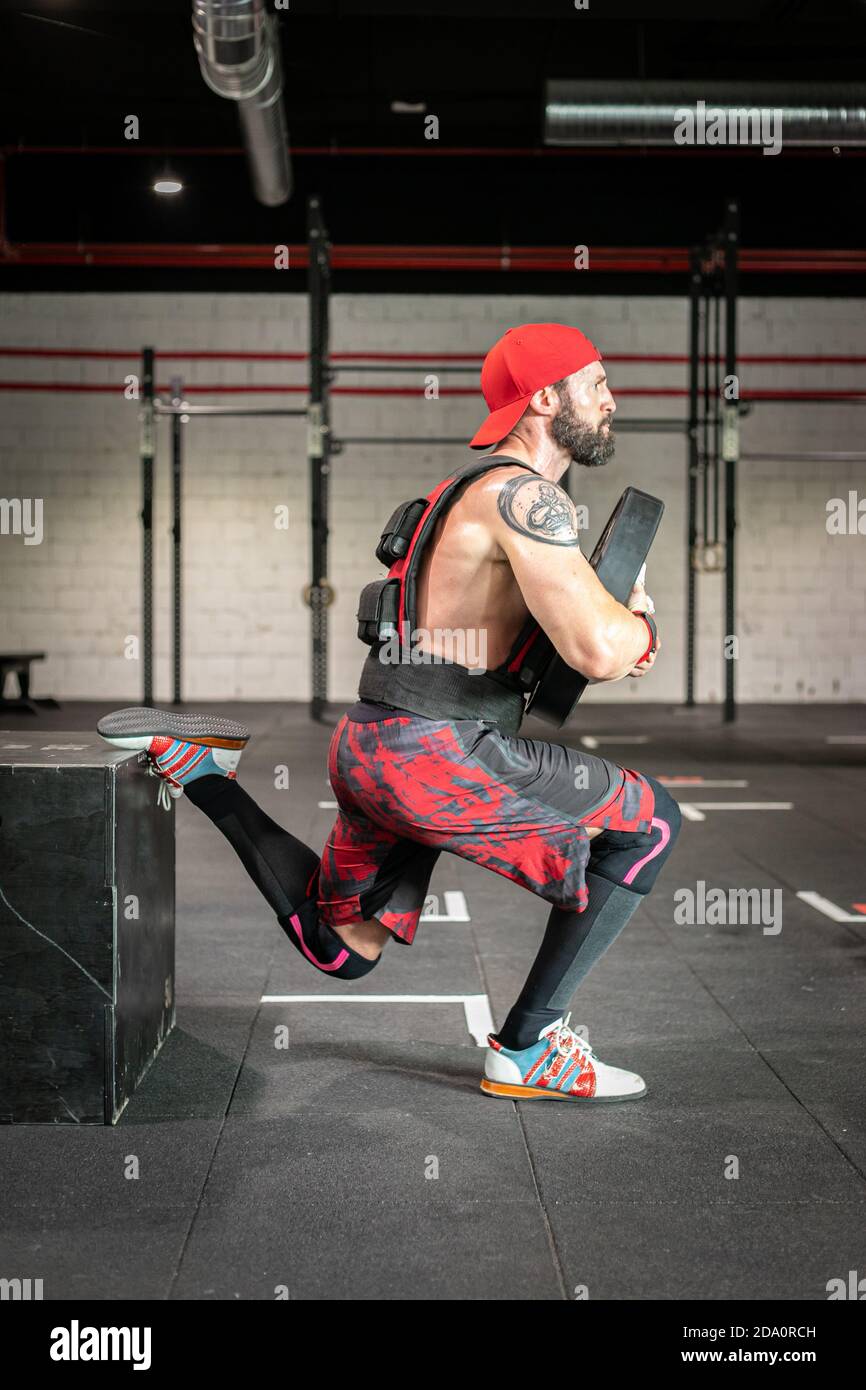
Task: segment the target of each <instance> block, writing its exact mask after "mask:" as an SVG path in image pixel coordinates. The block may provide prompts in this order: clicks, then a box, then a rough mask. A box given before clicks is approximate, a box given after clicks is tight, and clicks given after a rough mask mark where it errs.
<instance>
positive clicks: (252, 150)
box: [192, 0, 292, 208]
mask: <svg viewBox="0 0 866 1390" xmlns="http://www.w3.org/2000/svg"><path fill="white" fill-rule="evenodd" d="M192 27H193V33H194V35H195V47H196V52H197V53H198V61H199V65H200V67H201V71H202V76H203V77H204V80H205V82H206V83H207V85H208V86H209V87H210V89H211V91H212V92H216V94H217V96H221V97H227V98H228V99H229V101H236V102H237V104H238V115H239V116H240V123H241V130H242V132H243V140H244V147H245V149H246V152H247V159H248V161H249V166H250V176H251V178H252V183H253V192H254V193H255V196H256V198H257V199H258V201H259V202H260V203H264V204H265V206H266V207H269V208H275V207H279V206H280V205H281V204H282V203H285V202H287V201H288V199H289V197H290V195H291V191H292V175H291V169H290V165H289V137H288V132H287V130H286V117H285V112H284V110H283V81H282V70H281V66H280V34H279V25H278V23H277V20H276V18H275V17H274V16H273V15H269V14H268V13H267V10H266V9H265V0H193V7H192Z"/></svg>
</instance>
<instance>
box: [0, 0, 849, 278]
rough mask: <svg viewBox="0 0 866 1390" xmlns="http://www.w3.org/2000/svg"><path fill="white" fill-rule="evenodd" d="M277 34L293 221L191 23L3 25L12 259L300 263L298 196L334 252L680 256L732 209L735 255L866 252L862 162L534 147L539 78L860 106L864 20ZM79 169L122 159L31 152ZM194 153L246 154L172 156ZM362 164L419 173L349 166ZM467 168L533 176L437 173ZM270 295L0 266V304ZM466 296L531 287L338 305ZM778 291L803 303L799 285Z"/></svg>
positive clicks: (555, 2) (538, 4)
mask: <svg viewBox="0 0 866 1390" xmlns="http://www.w3.org/2000/svg"><path fill="white" fill-rule="evenodd" d="M271 3H272V7H273V0H271ZM278 14H279V20H280V26H281V35H282V51H283V61H284V74H285V89H286V110H287V117H288V123H289V130H290V136H291V142H292V146H293V150H294V154H293V168H294V177H295V193H294V196H293V199H292V201H291V203H290V204H288V205H287V206H286V207H285V208H282V209H278V210H268V209H265V208H262V207H260V206H259V205H258V204H257V203H256V202H255V201H254V199H253V197H252V195H251V193H250V190H249V182H248V177H247V170H246V165H245V161H244V158H243V155H242V153H241V152H240V149H239V145H240V140H239V135H238V129H237V122H236V115H235V111H234V109H233V107H232V105H231V103H229V102H226V101H222V100H221V99H220V98H218V97H216V96H214V95H213V94H212V93H211V92H210V91H209V90H208V89H207V88H206V87H205V85H204V82H203V80H202V77H201V74H200V72H199V68H198V63H197V59H196V56H195V52H194V49H193V44H192V35H191V26H190V4H189V2H188V0H148V3H147V4H146V5H142V4H138V3H135V0H132V2H130V0H116V3H113V4H109V3H88V4H84V3H78V2H77V0H51V2H49V0H31V3H23V4H5V5H3V7H2V11H0V88H2V97H0V102H2V105H0V143H2V144H3V145H4V146H5V147H6V148H7V151H8V153H7V158H6V160H5V167H6V237H7V238H8V239H9V240H10V241H11V242H12V243H25V242H26V243H31V242H86V243H99V242H127V241H130V242H137V243H150V242H193V243H199V242H206V243H209V244H213V243H223V242H245V243H260V244H263V245H273V244H274V243H275V242H290V243H291V242H299V241H302V240H303V239H304V235H305V232H304V224H305V202H306V197H307V195H308V194H309V193H311V192H314V191H315V192H318V193H320V194H321V195H322V198H323V201H324V208H325V215H326V220H327V223H328V226H329V230H330V235H331V238H332V240H333V241H334V242H335V243H399V244H419V243H423V244H444V245H454V244H458V245H466V244H479V243H483V244H497V245H498V244H502V243H507V244H509V245H563V244H565V245H574V244H576V243H578V242H580V243H585V244H587V245H589V246H590V248H591V247H592V246H593V245H597V246H627V245H645V246H674V247H681V246H688V245H691V244H693V243H695V242H696V241H699V240H701V239H702V238H703V236H704V235H705V234H706V233H707V232H709V231H711V230H712V228H713V227H714V226H715V225H716V224H718V222H719V221H720V219H721V214H722V206H723V200H724V198H725V197H726V196H727V195H728V194H735V195H736V196H737V197H738V198H739V200H740V203H741V206H742V219H743V242H744V244H745V245H746V246H752V247H838V248H860V247H862V246H863V244H864V239H863V228H864V225H866V186H864V173H866V163H864V160H863V158H862V156H863V155H864V154H866V151H843V152H842V153H841V154H835V155H834V153H833V151H832V150H830V149H826V150H818V151H809V152H808V153H807V154H806V155H804V154H803V153H802V152H797V151H787V150H785V151H783V152H782V154H780V155H779V156H778V157H775V158H767V157H762V155H761V154H760V151H748V152H741V151H727V150H720V151H712V152H710V151H705V152H703V153H702V155H701V156H700V157H695V156H694V153H693V152H692V151H689V152H688V155H687V157H685V158H684V157H683V151H681V150H673V151H662V152H658V151H639V150H638V151H634V152H631V151H629V152H628V153H625V154H623V153H622V152H620V151H617V152H615V153H611V152H606V151H595V152H592V153H589V154H586V153H581V152H579V151H578V152H568V154H567V155H565V156H560V157H551V154H550V152H549V151H548V152H546V153H545V152H544V151H543V145H542V138H541V117H542V104H543V90H544V81H545V79H546V78H548V77H586V78H589V77H595V78H599V77H606V78H612V79H617V78H621V79H626V78H652V79H657V80H664V79H677V78H690V79H701V78H705V79H708V80H709V79H724V78H737V79H745V80H754V81H755V82H759V81H765V80H778V79H786V80H789V81H802V82H808V83H810V84H818V89H819V90H820V84H821V83H826V82H829V81H834V82H836V81H843V80H846V79H847V80H850V81H856V82H858V83H862V82H863V80H864V73H866V3H863V0H830V3H822V4H821V5H815V4H814V3H813V0H726V3H725V4H724V5H720V4H718V3H714V4H711V5H706V6H703V7H702V6H701V5H699V4H698V5H695V4H691V5H687V6H686V5H684V6H674V5H667V6H666V5H664V4H655V3H653V0H644V3H643V4H640V5H635V4H626V3H620V2H619V0H590V4H589V9H588V10H585V11H576V10H575V7H574V3H573V0H534V3H523V4H521V3H508V0H490V3H477V0H463V3H460V4H457V3H450V4H449V3H441V4H435V3H426V4H422V3H419V4H408V3H399V4H398V3H391V4H389V3H384V2H381V3H378V4H376V3H372V4H371V3H363V2H362V0H357V2H356V3H352V0H331V3H328V0H320V2H319V3H315V0H290V7H289V8H288V9H286V10H280V11H278ZM702 15H703V16H704V17H701V16H702ZM395 99H399V100H402V101H405V102H424V103H426V106H427V109H428V111H430V112H432V113H435V114H436V115H437V116H438V118H439V122H440V139H439V142H438V145H437V146H436V148H435V151H434V150H433V149H432V148H431V142H429V141H426V140H425V139H424V125H423V120H424V118H423V116H420V115H395V114H393V113H392V111H391V102H392V101H393V100H395ZM130 114H134V115H136V116H137V117H138V118H139V122H140V140H139V142H138V146H137V150H140V149H142V148H143V147H144V148H147V149H149V150H153V151H155V153H153V154H144V153H138V152H135V153H133V151H132V148H131V146H130V145H129V144H128V143H127V142H125V141H124V138H123V123H124V118H125V117H126V116H128V115H130ZM81 146H87V147H90V148H91V149H93V148H97V149H100V150H101V149H103V148H105V147H109V149H110V148H111V147H121V152H120V153H117V154H112V153H92V154H89V155H86V156H82V155H75V154H71V153H65V152H64V153H37V152H35V151H33V152H28V149H30V150H32V147H51V148H56V147H60V148H61V149H63V150H64V151H65V150H68V149H69V148H70V147H76V148H77V147H81ZM191 146H192V147H197V146H200V147H204V148H206V149H213V150H221V151H224V150H226V149H227V148H228V149H229V150H232V149H233V150H236V151H237V153H235V154H231V153H219V154H217V153H214V154H213V155H208V154H202V155H198V154H197V155H192V154H186V153H175V154H163V153H162V152H163V151H167V150H175V149H178V148H188V147H191ZM371 146H375V147H388V148H394V147H399V148H401V149H404V150H406V151H407V153H406V154H403V155H398V156H394V155H390V156H389V155H385V154H376V155H359V154H353V153H352V152H351V151H352V149H353V148H357V147H365V148H368V147H371ZM479 147H481V148H483V149H485V150H489V149H491V148H493V147H496V148H500V149H503V148H505V149H508V150H520V151H525V152H526V153H521V154H516V153H509V154H507V155H503V156H496V155H493V154H491V153H477V154H473V155H460V154H459V153H454V154H450V153H448V152H447V151H449V150H459V149H467V148H470V149H474V150H477V149H479ZM440 150H441V153H440ZM305 151H308V152H305ZM416 151H417V153H416ZM539 151H541V153H538V152H539ZM166 166H170V167H171V170H172V171H173V172H176V173H177V174H178V175H179V176H180V177H181V178H182V179H183V181H184V185H185V187H184V192H183V194H182V195H180V196H179V197H178V198H177V199H175V200H166V199H160V198H158V197H157V196H156V195H154V194H153V193H152V192H151V189H150V184H151V182H152V180H153V178H154V177H155V176H156V175H157V174H159V173H161V172H163V171H164V169H165V168H166ZM289 274H291V272H289ZM297 274H298V276H300V272H297ZM266 278H267V277H266V276H265V275H263V273H262V272H255V271H219V272H217V271H213V270H207V271H189V270H185V271H178V272H174V271H164V270H159V271H152V270H147V271H145V270H140V271H138V270H137V271H119V270H116V269H111V270H102V269H92V270H84V269H63V270H60V269H54V268H47V267H39V268H27V269H22V268H20V267H19V268H15V267H9V266H8V265H7V266H5V267H2V268H0V284H5V285H7V286H12V285H26V286H28V287H31V288H35V287H39V286H44V287H49V286H50V287H52V288H55V287H57V286H58V285H60V284H63V285H71V284H74V285H76V286H81V285H86V286H87V287H88V288H93V289H97V288H109V287H111V288H114V287H117V286H118V285H120V284H124V285H141V286H143V287H147V286H156V285H162V284H180V283H182V284H183V285H184V287H187V288H194V287H197V286H200V287H202V288H205V287H207V288H210V287H211V286H212V285H213V284H214V283H219V284H221V285H224V286H226V287H228V286H234V285H240V284H244V285H249V286H251V287H253V288H255V287H263V284H262V282H263V280H264V279H266ZM558 278H559V277H555V276H553V277H549V278H548V279H547V280H544V281H543V282H542V283H541V285H540V283H539V279H538V277H535V279H534V280H533V281H532V285H533V287H534V288H540V287H543V288H545V289H553V288H554V281H556V280H558ZM762 278H763V277H762ZM505 279H508V284H507V285H506V284H505V283H503V281H504V280H505ZM470 280H472V283H471V284H470V283H469V281H470ZM590 280H591V281H592V283H591V284H590V283H589V281H590ZM458 283H459V285H460V287H461V288H462V289H464V290H473V291H477V290H479V289H488V288H491V287H495V288H497V289H499V290H501V291H509V290H515V289H517V290H523V289H525V288H526V287H527V283H528V282H527V279H526V277H524V276H513V277H502V276H499V277H497V276H496V275H495V274H491V275H485V276H478V277H472V276H467V275H465V276H463V277H462V278H461V279H459V280H458V279H457V278H456V277H455V276H454V275H453V274H450V273H447V272H433V273H428V274H426V275H424V274H417V273H416V274H413V276H412V277H411V279H407V277H406V276H405V275H403V277H402V279H401V280H400V283H399V285H398V284H397V283H396V282H395V277H394V275H393V274H390V275H389V274H388V273H385V274H380V275H377V276H376V277H375V279H373V278H371V275H370V274H369V273H363V272H352V273H351V276H350V279H349V280H346V281H345V286H346V287H347V288H348V287H351V288H372V287H374V286H376V287H381V288H385V289H388V288H390V289H397V288H400V289H406V288H409V287H413V288H414V287H418V286H423V288H424V289H426V290H436V289H444V288H448V289H453V288H454V287H455V285H456V284H458ZM630 283H632V282H630ZM587 286H588V288H591V290H592V292H604V291H606V290H612V289H616V290H621V289H622V283H621V282H620V281H619V277H613V276H611V277H604V283H601V277H595V276H593V277H588V282H587ZM666 287H667V286H666V285H663V284H662V283H661V282H660V281H659V277H657V276H656V277H652V279H651V280H649V279H648V280H647V281H646V283H644V282H643V281H641V283H640V284H637V283H632V288H634V289H639V290H647V289H648V290H650V292H655V293H658V292H660V291H661V290H662V289H664V288H666ZM752 288H753V291H754V290H755V289H757V288H758V285H757V282H755V284H754V285H753V286H752ZM761 288H762V289H763V288H764V287H763V286H761ZM771 288H773V289H777V290H781V289H785V290H787V292H791V277H788V276H786V277H784V283H782V281H781V280H779V281H777V282H775V283H774V285H773V286H772V287H771ZM744 289H746V291H747V292H748V287H747V286H745V285H744ZM803 291H804V292H821V293H833V292H844V293H863V286H862V284H860V285H858V284H855V283H852V278H851V277H824V276H821V277H810V283H809V284H801V285H798V287H797V291H796V292H798V293H799V292H803ZM569 292H571V293H573V292H574V284H573V279H572V283H570V285H569Z"/></svg>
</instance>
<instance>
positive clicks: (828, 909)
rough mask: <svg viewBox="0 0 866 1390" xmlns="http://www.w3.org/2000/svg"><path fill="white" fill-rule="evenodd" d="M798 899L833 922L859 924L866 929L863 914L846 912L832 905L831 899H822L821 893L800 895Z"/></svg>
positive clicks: (865, 920) (865, 918)
mask: <svg viewBox="0 0 866 1390" xmlns="http://www.w3.org/2000/svg"><path fill="white" fill-rule="evenodd" d="M797 897H798V898H800V900H801V901H802V902H804V903H808V904H809V906H810V907H814V909H815V911H816V912H823V914H824V916H825V917H829V918H830V920H831V922H859V924H860V926H861V927H866V916H864V915H863V913H862V912H846V911H845V910H844V908H841V907H837V906H836V904H835V903H831V901H830V899H829V898H822V897H821V894H820V893H812V892H808V893H798V894H797Z"/></svg>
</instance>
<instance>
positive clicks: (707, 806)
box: [677, 801, 794, 820]
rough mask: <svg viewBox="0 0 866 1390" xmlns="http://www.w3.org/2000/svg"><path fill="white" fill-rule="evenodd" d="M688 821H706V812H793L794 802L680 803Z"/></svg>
mask: <svg viewBox="0 0 866 1390" xmlns="http://www.w3.org/2000/svg"><path fill="white" fill-rule="evenodd" d="M677 804H678V805H679V808H680V810H681V811H682V813H683V816H684V817H685V819H686V820H706V816H705V815H704V811H793V809H794V803H793V801H680V802H678V803H677Z"/></svg>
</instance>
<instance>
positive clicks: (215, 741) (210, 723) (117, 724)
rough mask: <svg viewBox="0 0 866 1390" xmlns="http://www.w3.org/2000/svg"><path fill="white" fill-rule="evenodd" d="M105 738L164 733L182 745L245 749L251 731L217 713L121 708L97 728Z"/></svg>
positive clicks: (119, 738)
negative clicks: (177, 712)
mask: <svg viewBox="0 0 866 1390" xmlns="http://www.w3.org/2000/svg"><path fill="white" fill-rule="evenodd" d="M96 729H97V732H98V733H100V734H101V735H102V737H103V738H110V739H114V740H116V741H118V742H119V741H120V740H122V739H137V738H152V737H153V736H154V735H159V734H163V735H165V736H166V737H167V738H176V739H178V740H179V742H181V743H200V744H203V745H205V746H206V747H208V748H244V747H246V744H247V743H248V741H249V737H250V731H249V729H246V728H244V726H243V724H238V723H237V722H236V721H235V720H234V719H222V718H220V716H219V715H215V714H175V713H174V712H173V711H170V710H161V709H147V708H144V709H141V708H130V709H118V710H113V711H112V713H111V714H106V715H105V716H104V717H103V718H102V719H100V721H99V723H98V724H97V726H96Z"/></svg>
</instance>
